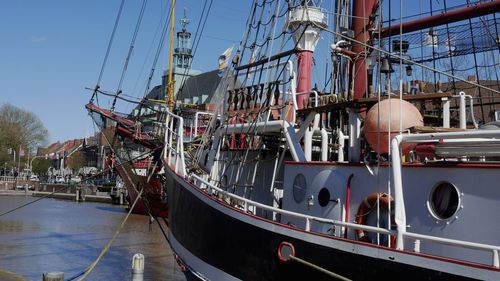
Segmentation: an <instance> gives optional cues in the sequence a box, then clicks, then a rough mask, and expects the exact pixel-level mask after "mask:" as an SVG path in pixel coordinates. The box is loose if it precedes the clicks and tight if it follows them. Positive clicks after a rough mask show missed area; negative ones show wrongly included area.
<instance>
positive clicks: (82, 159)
mask: <svg viewBox="0 0 500 281" xmlns="http://www.w3.org/2000/svg"><path fill="white" fill-rule="evenodd" d="M68 166H69V167H70V168H71V169H73V171H74V172H75V173H78V170H80V169H81V168H83V167H85V166H87V156H86V155H85V153H83V152H82V151H77V152H75V153H74V154H73V155H72V156H71V157H70V158H69V159H68Z"/></svg>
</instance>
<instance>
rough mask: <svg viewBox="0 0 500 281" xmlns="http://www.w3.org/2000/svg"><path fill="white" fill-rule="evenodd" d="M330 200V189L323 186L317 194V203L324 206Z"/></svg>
mask: <svg viewBox="0 0 500 281" xmlns="http://www.w3.org/2000/svg"><path fill="white" fill-rule="evenodd" d="M329 202H330V191H328V189H326V187H323V188H322V189H321V190H320V191H319V194H318V203H319V205H320V206H321V207H325V206H326V205H328V203H329Z"/></svg>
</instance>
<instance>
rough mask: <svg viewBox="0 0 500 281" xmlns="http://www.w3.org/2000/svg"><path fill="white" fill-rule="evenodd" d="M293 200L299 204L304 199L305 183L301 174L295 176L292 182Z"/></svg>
mask: <svg viewBox="0 0 500 281" xmlns="http://www.w3.org/2000/svg"><path fill="white" fill-rule="evenodd" d="M292 190H293V199H294V200H295V202H297V203H300V202H302V201H303V200H304V198H305V197H306V190H307V183H306V178H305V177H304V175H302V174H298V175H296V176H295V179H294V180H293V188H292Z"/></svg>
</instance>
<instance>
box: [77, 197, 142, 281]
mask: <svg viewBox="0 0 500 281" xmlns="http://www.w3.org/2000/svg"><path fill="white" fill-rule="evenodd" d="M143 191H144V188H142V189H141V191H140V192H139V194H138V195H137V197H136V198H135V201H134V204H132V207H130V210H129V211H128V213H127V215H126V216H125V219H123V221H122V224H121V225H120V228H118V230H117V231H116V233H115V235H114V236H113V239H111V241H109V243H108V245H107V246H106V247H105V248H104V249H103V250H102V252H101V254H100V255H99V257H97V259H96V260H95V261H94V262H93V263H92V264H91V265H90V266H89V267H87V268H86V269H85V270H84V272H85V274H83V276H82V277H81V278H80V279H78V281H81V280H83V279H85V278H86V277H87V276H88V275H89V274H90V273H91V272H92V270H94V268H95V267H96V265H97V264H98V263H99V261H101V259H102V258H103V257H104V255H105V254H106V253H107V252H108V251H109V248H110V247H111V245H112V244H113V242H115V239H116V237H118V234H120V232H121V231H122V229H123V227H124V226H125V223H126V222H127V220H128V218H129V217H130V214H131V213H132V211H133V210H134V207H135V204H136V203H137V202H138V201H139V199H140V198H141V195H142V192H143ZM80 275H81V273H80V274H79V275H78V276H80ZM74 278H75V277H73V278H71V279H68V280H73V279H74Z"/></svg>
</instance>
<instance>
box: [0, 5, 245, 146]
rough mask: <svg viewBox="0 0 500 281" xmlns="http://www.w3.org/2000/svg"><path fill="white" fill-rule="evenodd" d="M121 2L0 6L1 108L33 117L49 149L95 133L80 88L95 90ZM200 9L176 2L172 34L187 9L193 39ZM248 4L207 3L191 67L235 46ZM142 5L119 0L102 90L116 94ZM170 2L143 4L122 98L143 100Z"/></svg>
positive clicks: (163, 60) (210, 65)
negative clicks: (6, 105)
mask: <svg viewBox="0 0 500 281" xmlns="http://www.w3.org/2000/svg"><path fill="white" fill-rule="evenodd" d="M120 2H121V1H120V0H71V1H70V0H51V1H39V0H2V1H0V38H1V42H2V43H1V45H0V85H1V87H0V104H3V103H11V104H13V105H15V106H17V107H20V108H23V109H25V110H28V111H31V112H33V113H35V114H36V115H37V116H38V117H39V118H40V119H41V121H42V122H43V124H44V126H45V127H46V128H47V129H48V130H49V133H50V136H49V142H50V143H53V142H56V141H57V140H59V141H65V140H68V139H75V138H82V137H85V136H88V135H92V134H93V133H94V130H95V129H94V126H93V124H92V121H91V119H90V117H89V116H88V115H87V112H86V110H85V108H84V105H85V104H86V103H87V102H88V100H89V98H90V95H91V92H90V91H88V90H85V89H84V88H85V87H94V86H95V84H96V82H97V79H98V76H99V71H100V69H101V64H102V61H103V58H104V55H105V52H106V48H107V44H108V41H109V37H110V34H111V31H112V28H113V25H114V21H115V18H116V14H117V11H118V8H119V5H120ZM204 3H205V1H202V0H197V1H182V0H178V1H177V4H176V16H175V26H176V32H177V31H179V30H180V25H179V20H180V19H181V18H182V17H183V14H184V11H183V8H184V7H186V8H187V17H188V18H190V20H191V23H190V24H189V25H188V31H190V32H191V33H192V34H193V36H194V33H195V30H196V26H197V25H198V18H199V16H200V14H201V11H202V8H203V4H204ZM250 3H251V2H250V1H231V0H216V1H213V4H212V8H211V12H210V16H209V18H208V20H207V23H206V27H205V31H204V33H203V37H202V42H203V43H202V44H200V47H199V48H198V53H197V55H196V58H195V60H194V64H193V68H194V69H201V70H203V71H209V70H213V69H215V68H217V67H218V65H217V59H218V56H219V55H220V54H221V53H222V52H223V51H224V50H225V49H226V48H228V47H229V46H231V45H232V44H233V43H236V42H238V41H239V40H240V38H241V34H242V32H243V29H244V24H245V21H246V17H247V10H248V7H247V6H250ZM141 4H142V1H139V0H133V1H132V0H127V1H125V6H124V8H123V13H122V17H121V20H120V24H119V26H118V30H117V34H116V37H115V41H114V43H113V48H112V50H111V53H110V57H109V60H108V64H107V66H106V69H105V72H104V75H103V79H102V82H101V88H102V89H105V90H109V91H116V88H117V86H118V82H119V79H120V75H121V71H122V68H123V64H124V61H125V57H126V55H127V52H128V48H129V45H130V41H131V38H132V34H133V31H134V28H135V24H136V21H137V17H138V13H139V11H140V7H141ZM170 4H171V1H165V0H163V1H161V0H149V1H148V8H147V11H146V13H145V16H144V19H143V23H142V25H141V29H140V33H139V35H138V38H137V42H136V46H135V51H134V55H133V56H132V59H131V62H130V64H129V68H128V71H127V76H126V78H125V83H124V87H123V91H124V93H126V94H128V95H134V96H143V93H144V90H145V85H146V79H147V76H148V75H149V72H150V69H151V66H152V59H153V57H154V53H155V51H156V46H157V43H156V42H157V40H158V38H159V34H157V36H156V41H155V43H153V44H152V38H153V37H154V35H155V33H156V31H157V30H158V26H159V24H160V19H161V14H162V12H161V11H165V10H167V11H168V8H169V7H170ZM167 6H168V7H167ZM222 27H223V30H224V32H222V31H221V30H222ZM151 46H152V47H151ZM150 49H151V51H149V50H150ZM148 51H149V52H148ZM148 53H149V56H146V55H147V54H148ZM167 57H168V46H165V47H164V48H163V51H162V55H161V56H160V59H159V62H158V70H157V71H156V74H155V77H154V78H153V82H152V83H151V86H152V87H153V86H155V85H159V84H161V79H160V74H161V72H162V71H161V70H162V69H167V68H168V59H167ZM123 110H126V108H124V109H123Z"/></svg>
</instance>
